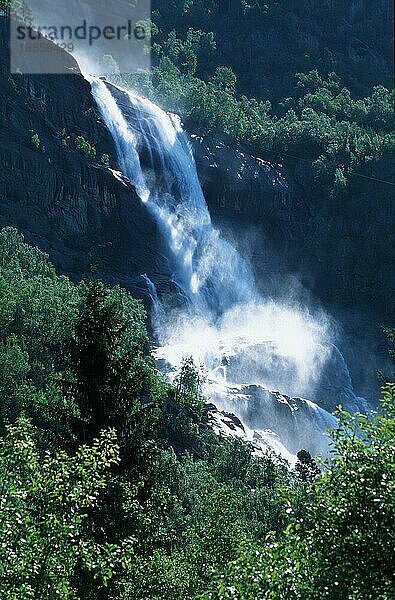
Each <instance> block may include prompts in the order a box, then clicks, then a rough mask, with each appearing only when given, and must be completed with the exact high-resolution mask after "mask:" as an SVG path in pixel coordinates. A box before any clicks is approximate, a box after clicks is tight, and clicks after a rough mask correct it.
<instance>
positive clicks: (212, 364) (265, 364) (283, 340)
mask: <svg viewBox="0 0 395 600" xmlns="http://www.w3.org/2000/svg"><path fill="white" fill-rule="evenodd" d="M91 83H92V93H93V95H94V98H95V100H96V103H97V105H98V107H99V109H100V112H101V114H102V116H103V119H104V121H105V123H106V125H107V127H108V129H109V130H110V132H111V134H112V137H113V139H114V141H115V145H116V149H117V153H118V160H119V165H120V168H121V169H122V171H123V174H124V175H125V176H126V177H128V178H129V180H130V181H131V182H132V183H133V184H134V186H135V188H136V190H137V193H138V195H139V196H140V198H141V200H142V202H144V203H145V204H146V206H147V210H149V211H150V212H151V214H152V215H153V218H154V219H155V220H156V222H157V223H158V225H159V227H160V229H161V231H162V233H163V235H164V236H165V238H166V240H167V243H168V248H169V256H171V258H172V261H173V263H174V264H175V265H176V268H175V273H174V279H175V281H176V282H177V284H178V286H179V287H180V288H181V290H182V291H183V293H184V295H185V296H186V297H187V299H188V303H187V305H186V306H185V307H184V308H183V309H179V310H177V311H176V312H174V311H164V310H161V309H160V306H158V304H159V303H160V301H159V300H158V299H157V298H156V291H155V290H152V289H151V295H152V297H153V299H154V300H155V302H156V310H155V311H154V318H155V320H156V323H155V326H156V327H155V329H156V331H157V332H158V336H159V340H160V343H161V348H160V349H159V350H158V357H159V358H162V359H164V360H165V361H167V363H168V364H170V365H171V366H172V367H174V368H177V366H178V365H179V364H180V362H181V360H182V359H183V358H184V357H186V356H192V357H193V358H194V359H195V361H196V362H198V363H203V364H204V365H205V367H206V369H207V371H208V373H209V377H208V383H207V385H206V393H207V394H209V395H210V394H211V395H213V396H214V397H215V400H216V403H217V404H219V405H222V407H223V408H226V409H229V408H232V409H233V410H234V412H236V413H237V412H238V411H237V402H236V401H234V400H235V398H239V399H240V398H246V397H247V398H250V399H251V398H253V397H254V398H255V399H254V402H255V405H254V406H256V407H257V408H256V410H257V411H258V412H260V414H256V415H254V418H253V419H252V421H254V427H255V429H257V428H258V429H260V430H265V429H267V428H268V427H269V425H268V423H269V421H268V412H269V409H268V403H269V402H273V397H272V396H270V398H269V396H267V394H266V395H265V389H264V388H266V389H277V390H280V391H281V392H283V393H285V394H289V395H293V396H295V395H296V396H302V397H310V398H313V399H314V398H315V394H316V393H318V391H319V389H320V384H321V383H322V381H321V380H322V376H323V373H324V367H325V366H326V365H327V364H328V361H329V359H331V360H332V363H333V364H332V363H331V372H330V374H329V375H328V373H327V372H326V373H325V377H326V379H325V385H328V383H327V382H328V378H329V379H330V380H331V385H332V384H333V389H334V390H336V389H337V387H339V385H337V382H338V381H343V380H344V381H346V382H347V385H348V388H347V394H349V396H352V398H353V399H355V400H356V401H358V399H356V398H355V395H354V394H353V391H352V388H351V390H350V389H349V387H350V386H349V384H350V383H351V382H350V378H349V374H348V370H347V366H346V364H345V362H344V360H343V357H341V354H340V353H338V354H339V357H338V355H337V354H336V353H335V354H334V352H333V350H334V348H335V347H334V346H333V345H332V344H331V343H330V336H329V333H328V332H329V328H328V322H327V320H326V318H325V317H324V316H323V315H320V316H319V318H317V317H316V318H313V317H312V316H311V315H310V314H309V312H308V311H307V310H302V309H301V308H300V307H292V306H286V305H281V304H279V303H276V302H273V301H269V300H267V301H265V300H264V299H263V298H262V297H261V296H260V294H259V293H258V292H257V289H256V285H255V282H254V277H253V275H252V272H251V270H250V268H249V266H248V264H247V263H246V262H245V261H244V260H243V258H242V257H241V256H240V255H239V253H238V252H237V250H236V249H235V248H234V247H233V246H232V245H231V244H229V243H228V242H227V241H226V240H224V239H223V238H222V237H221V235H220V234H219V232H218V231H217V230H216V229H215V228H214V227H213V225H212V222H211V218H210V214H209V211H208V208H207V205H206V202H205V199H204V196H203V192H202V189H201V186H200V183H199V179H198V175H197V171H196V166H195V162H194V158H193V154H192V151H191V148H190V146H189V144H188V141H187V137H186V135H185V133H184V132H183V130H182V127H181V124H180V121H179V119H178V118H177V117H176V116H175V115H169V114H167V113H165V112H164V111H162V110H161V109H160V108H159V107H157V106H156V105H155V104H153V103H152V102H150V101H149V100H147V99H144V98H140V97H139V96H137V95H135V94H133V93H130V92H128V91H126V90H122V89H120V88H118V87H116V86H113V85H112V84H107V83H105V82H104V81H102V80H94V81H92V82H91ZM145 277H146V281H147V283H148V286H149V287H151V288H152V285H153V284H152V282H151V281H150V280H149V278H148V277H147V276H145ZM336 351H337V349H336ZM337 352H338V351H337ZM334 357H335V358H334ZM336 357H337V358H336ZM235 386H236V387H235ZM254 386H255V387H254ZM256 386H260V387H259V389H260V390H261V391H260V396H259V398H260V399H259V401H258V400H257V399H256V398H257V394H256ZM336 386H337V387H336ZM340 387H341V386H340ZM257 389H258V388H257ZM221 390H222V391H221ZM235 390H236V392H235ZM248 390H249V391H248ZM326 391H328V390H326ZM334 393H335V392H334ZM258 395H259V394H258ZM339 395H340V396H341V393H340V392H339ZM276 402H278V403H279V406H280V405H281V403H284V402H285V403H287V402H288V400H286V399H285V400H284V399H283V400H282V399H281V398H280V399H279V400H276ZM220 407H221V406H220ZM272 408H273V407H272ZM297 410H299V413H297V414H298V415H303V418H305V419H306V420H308V421H309V422H310V424H312V428H310V429H309V432H310V433H309V434H308V437H309V439H308V440H306V439H305V438H303V431H302V429H303V428H302V426H301V420H300V418H297V414H296V411H297ZM239 412H242V413H243V415H244V413H245V414H247V413H248V411H245V410H243V411H242V410H240V411H239ZM272 413H273V414H272V417H271V420H270V424H271V425H270V427H271V428H272V429H273V423H274V424H275V425H276V423H278V422H279V421H278V414H280V413H279V410H278V406H277V405H276V408H275V410H274V409H273V411H272ZM281 414H282V413H281ZM284 418H286V419H288V420H289V419H291V421H292V427H291V429H290V428H289V427H288V430H289V431H291V430H292V436H294V437H295V438H296V439H295V440H294V441H295V443H293V442H292V443H291V442H290V441H289V439H288V446H287V451H288V450H289V448H290V447H291V446H292V448H293V449H294V448H295V447H298V445H299V447H302V446H304V445H306V444H307V445H308V444H310V448H311V449H312V450H313V451H314V450H316V449H317V448H318V449H320V450H321V449H322V446H323V444H322V439H321V438H322V433H323V431H324V430H325V427H327V426H333V423H334V420H333V417H332V415H331V414H329V413H328V412H326V411H325V410H323V409H322V408H319V407H318V406H317V405H314V403H312V402H310V403H306V402H304V403H303V401H302V404H300V405H297V403H296V404H295V402H294V403H292V402H289V411H288V413H287V416H284ZM250 420H251V419H250ZM257 423H258V424H257ZM258 425H259V427H258ZM276 426H277V425H276ZM310 430H311V431H310ZM312 431H313V432H314V436H316V438H317V440H318V442H317V443H316V444H315V443H314V440H313V439H312V437H313V435H312V433H311V432H312ZM298 432H299V433H298ZM276 433H277V434H278V435H279V437H280V438H281V425H278V426H277V431H276ZM290 435H291V434H289V436H290ZM289 436H288V438H289ZM298 436H299V437H298ZM293 451H294V450H293Z"/></svg>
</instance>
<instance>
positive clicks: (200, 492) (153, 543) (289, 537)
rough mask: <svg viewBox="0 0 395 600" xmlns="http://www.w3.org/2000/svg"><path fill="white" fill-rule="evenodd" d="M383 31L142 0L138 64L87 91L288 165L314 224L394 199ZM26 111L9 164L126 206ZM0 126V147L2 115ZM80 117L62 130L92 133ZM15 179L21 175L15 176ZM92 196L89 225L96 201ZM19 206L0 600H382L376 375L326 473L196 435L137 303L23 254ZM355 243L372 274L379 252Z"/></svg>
mask: <svg viewBox="0 0 395 600" xmlns="http://www.w3.org/2000/svg"><path fill="white" fill-rule="evenodd" d="M0 4H1V3H0ZM8 4H9V3H8V2H4V3H3V5H8ZM391 25H392V10H391V7H390V5H389V3H388V2H386V1H385V0H380V1H379V2H373V1H371V0H361V1H359V2H357V1H355V2H354V1H352V2H346V3H344V2H340V1H339V0H326V1H325V2H318V1H316V0H301V1H300V2H295V1H294V0H277V1H274V0H265V2H263V1H262V2H261V1H259V0H227V1H223V2H216V1H214V0H172V1H169V2H160V1H159V0H153V3H152V18H151V20H149V21H147V22H146V23H145V24H144V26H145V27H146V29H147V30H149V32H150V36H149V43H150V45H151V50H152V67H151V68H150V69H149V70H147V71H139V72H137V73H133V74H125V73H121V72H120V71H119V69H118V66H117V64H116V63H115V61H114V60H113V59H112V57H111V56H106V57H104V59H105V61H106V63H107V65H108V67H109V74H108V79H109V80H111V81H113V82H115V83H118V84H120V85H122V86H125V87H127V88H129V89H133V90H135V91H138V92H139V93H141V94H142V95H144V96H145V97H147V98H150V99H151V100H152V101H155V102H157V103H158V104H159V105H160V106H162V107H163V108H165V109H166V110H169V111H174V112H177V113H179V114H180V115H181V118H182V120H183V122H184V123H185V124H186V126H187V127H188V128H189V129H190V131H193V132H194V133H197V134H201V135H202V136H206V135H207V136H210V135H213V136H215V139H216V140H221V142H222V141H223V142H224V143H226V144H228V145H229V146H230V147H236V148H239V149H241V151H243V152H247V153H249V154H251V155H254V156H258V157H264V159H265V160H268V161H274V162H275V163H276V164H278V163H279V164H286V165H287V167H288V168H289V169H292V167H295V165H296V163H298V164H300V162H302V163H303V164H304V165H305V168H304V170H303V185H304V192H305V194H306V196H307V197H308V198H309V200H312V201H313V202H314V203H315V204H316V205H323V206H332V207H333V206H334V207H337V206H343V205H346V204H347V203H351V200H352V199H353V198H354V197H358V198H362V199H363V198H364V197H367V196H368V195H369V194H370V188H367V185H368V183H370V182H373V183H374V184H375V186H376V187H375V188H374V189H375V199H377V202H378V203H380V202H384V201H388V199H390V198H391V195H392V190H393V185H394V180H393V170H392V169H391V165H392V164H393V162H392V161H393V151H394V124H395V117H394V99H395V96H394V91H393V90H392V89H391V85H392V82H391V72H392V64H391V61H392V56H391V54H392V27H391ZM3 76H4V72H1V77H2V78H3V79H4V81H6V83H7V86H8V87H6V86H5V85H4V90H6V91H5V93H4V94H6V93H7V94H9V95H10V98H11V104H12V103H14V102H15V98H17V97H18V98H19V101H20V102H21V100H20V99H21V98H22V97H23V96H22V90H23V89H24V85H25V84H24V81H22V77H23V76H22V75H20V74H17V75H15V74H14V75H13V76H11V75H7V77H6V78H4V77H3ZM81 79H82V78H81ZM62 85H63V84H62ZM26 87H29V84H28V85H27V86H26ZM2 89H3V88H2ZM9 89H11V92H10V91H9ZM61 93H62V92H61ZM71 95H72V93H71ZM33 96H34V94H33ZM0 100H1V101H3V99H2V98H1V99H0ZM42 104H44V101H43V100H42V99H40V98H38V97H33V100H32V103H31V107H30V109H29V110H30V112H31V119H32V122H31V127H32V128H31V129H28V130H27V131H26V132H25V133H26V135H25V137H26V140H27V142H26V144H27V147H28V150H27V151H26V152H25V157H26V156H28V158H29V160H30V159H31V160H32V162H34V161H36V162H37V164H39V161H42V162H44V161H47V163H48V164H47V165H46V166H47V168H48V170H49V166H50V164H51V158H52V159H53V163H54V164H55V165H56V164H57V163H56V161H57V160H58V157H55V151H54V152H53V156H49V154H50V151H49V150H48V149H51V148H52V147H53V148H56V149H57V150H56V152H57V151H58V150H59V156H61V160H63V162H64V163H67V161H69V163H67V164H68V167H67V168H68V172H67V174H66V175H67V176H65V178H64V180H63V181H66V184H65V185H64V186H62V185H57V184H54V188H55V189H56V192H57V193H58V194H59V198H60V197H61V192H60V191H59V189H60V188H62V189H63V187H67V184H68V182H69V178H70V180H71V179H72V178H73V177H74V175H75V173H74V172H73V169H74V171H76V169H75V165H76V164H81V165H82V166H81V170H78V174H77V175H75V179H78V177H79V178H80V179H81V180H82V179H83V178H84V177H86V179H89V186H88V187H89V193H90V194H91V195H92V197H93V194H94V188H95V181H99V179H97V180H95V179H94V176H93V175H92V173H93V172H94V173H95V174H96V173H99V175H98V176H97V177H98V178H99V177H103V180H104V178H105V176H106V175H108V173H109V172H111V174H112V175H111V177H113V176H114V173H115V178H117V182H118V184H119V186H122V187H123V188H125V189H126V190H127V193H131V191H130V189H129V188H131V187H132V186H129V187H128V185H127V183H126V181H125V178H124V177H122V176H121V174H120V173H119V171H118V170H116V169H118V167H119V165H116V164H115V158H114V157H115V153H113V155H111V156H109V154H107V152H102V150H103V149H104V150H106V148H105V141H106V140H104V141H103V139H104V137H103V135H101V134H99V133H98V129H95V128H94V127H93V126H92V128H91V129H90V130H88V131H89V132H90V134H91V138H89V140H88V139H87V137H88V135H87V134H86V133H85V131H84V132H82V131H80V130H79V129H78V127H80V125H78V127H77V126H76V127H75V128H73V126H72V125H71V124H70V120H71V117H70V115H66V117H65V120H66V121H67V119H69V121H68V126H69V129H68V130H67V131H66V129H65V128H63V127H60V126H59V130H58V131H56V133H54V134H53V138H54V140H55V141H54V145H53V146H51V145H50V143H52V142H51V140H50V137H49V136H48V137H47V139H45V138H44V136H43V135H42V134H41V130H43V131H46V130H45V129H44V125H43V124H42V122H41V121H40V128H41V130H40V133H38V131H39V126H38V125H36V124H35V122H34V119H36V118H37V119H38V117H37V115H38V114H41V113H40V110H42V111H43V110H44V109H43V107H42V106H41V105H42ZM2 107H7V114H5V113H6V111H4V115H2V119H1V120H0V121H1V127H2V128H3V127H5V126H6V121H10V120H11V121H12V120H13V119H14V117H12V115H11V113H12V111H11V109H9V104H7V103H6V101H5V100H4V102H3V103H2V104H1V103H0V108H2ZM44 108H45V106H44ZM83 109H84V112H83V121H84V122H85V121H86V122H88V121H89V122H90V119H92V121H93V122H95V126H96V123H98V122H100V121H102V117H100V115H99V111H98V110H96V109H94V108H92V106H91V107H88V108H87V107H86V106H84V107H83ZM83 109H82V108H81V112H82V111H83ZM78 110H79V107H78ZM59 113H61V110H60V111H59ZM59 113H56V112H55V108H54V113H53V114H59ZM10 115H11V116H10ZM92 115H93V116H92ZM29 118H30V117H29ZM40 118H41V117H40ZM50 118H53V115H52V116H51V117H48V121H50ZM14 120H15V119H14ZM44 121H45V119H43V122H44ZM87 127H88V126H87ZM80 128H81V127H80ZM40 135H41V137H40ZM41 138H43V139H45V144H44V143H43V142H42V139H41ZM95 144H96V145H97V147H98V150H96V147H95ZM46 148H47V149H46ZM37 156H38V157H39V158H37ZM32 157H33V158H32ZM65 157H66V158H65ZM17 163H18V164H19V165H23V167H24V168H26V178H29V176H30V175H29V172H28V168H27V167H26V165H29V162H28V161H27V160H26V162H24V158H23V157H22V155H21V156H19V155H18V156H17V158H16V163H15V165H14V166H15V170H16V168H17ZM40 165H41V163H40ZM113 167H114V169H113ZM40 168H41V167H40ZM60 170H61V169H60V168H58V171H60ZM87 174H88V175H87ZM35 178H36V179H37V180H39V179H40V178H41V179H43V178H44V177H43V173H42V171H38V173H36V174H35ZM106 181H107V180H106ZM106 185H107V184H106ZM96 187H98V185H96ZM70 189H71V187H70ZM105 189H106V192H105V194H104V196H105V198H106V200H107V201H108V202H107V205H105V207H104V208H103V211H102V212H103V213H105V212H106V211H110V208H109V206H111V203H112V204H115V201H114V198H113V196H112V188H111V186H110V185H108V187H106V188H105ZM92 190H93V191H92ZM125 193H126V192H125ZM133 193H135V190H134V188H133ZM70 198H71V193H70ZM7 201H8V199H7ZM133 201H135V197H134V196H133ZM9 202H10V204H11V203H13V205H15V204H16V203H17V202H18V195H17V194H16V193H15V197H10V199H9ZM33 202H36V200H32V202H31V204H30V205H26V204H24V205H23V211H24V212H23V222H22V220H21V221H20V223H21V226H20V227H19V228H15V223H11V222H10V225H13V226H8V227H4V228H3V229H1V230H0V488H1V489H0V600H3V599H4V600H8V599H12V600H22V599H23V600H24V599H29V598H31V599H35V600H54V599H55V598H60V599H73V600H77V599H80V600H104V599H110V600H111V599H113V600H115V599H121V600H122V599H123V600H192V599H196V600H197V599H200V600H225V599H226V600H232V599H233V600H261V599H262V600H263V599H272V600H293V599H294V600H321V599H325V598H327V599H329V600H391V599H393V598H394V597H395V571H394V568H395V530H394V522H395V455H394V439H395V377H394V372H387V370H383V371H382V372H379V373H378V375H377V377H378V380H379V382H380V386H381V390H382V393H381V399H379V398H373V399H371V400H372V402H377V410H374V411H372V412H370V413H368V414H362V413H359V412H358V413H356V414H349V413H348V412H347V411H346V410H344V409H343V408H342V407H341V406H339V407H338V409H337V411H336V413H335V415H336V417H337V426H336V427H335V428H334V429H333V430H332V431H329V432H328V437H330V439H331V444H330V453H329V456H326V457H320V456H312V455H311V454H310V452H309V451H307V450H306V449H305V448H304V447H303V444H302V443H301V446H300V449H299V452H298V453H297V460H296V463H295V465H293V466H291V465H290V464H289V463H288V462H287V461H286V460H285V459H284V458H282V457H281V456H279V455H278V454H277V453H275V452H274V451H271V450H270V449H267V450H265V451H257V448H256V446H254V445H253V444H252V443H249V442H247V441H245V440H243V439H241V438H238V437H236V436H235V437H231V436H230V437H226V436H221V435H218V434H217V433H215V432H214V430H213V427H212V426H211V422H210V418H211V417H210V414H211V411H212V410H213V405H212V403H211V400H210V398H208V397H206V396H205V395H204V392H203V388H204V382H205V377H206V373H205V371H204V369H203V368H202V367H201V366H200V365H197V364H196V363H195V362H194V361H193V359H192V357H189V356H185V357H184V359H183V361H182V364H181V368H180V369H179V371H178V373H177V375H176V376H175V378H174V379H173V380H169V378H167V377H166V376H165V375H164V374H163V373H162V372H161V371H160V370H159V368H158V364H157V362H156V361H155V353H154V348H153V345H154V344H153V339H152V328H150V318H149V317H150V315H149V314H147V312H146V308H145V307H144V305H143V303H142V302H141V301H140V300H138V299H135V298H134V297H133V296H132V295H131V293H130V292H129V291H127V290H126V289H125V288H124V287H122V286H120V285H113V286H112V285H108V284H106V283H104V282H103V281H101V279H100V277H99V278H98V277H97V271H98V270H99V267H98V266H97V264H98V263H99V261H98V260H97V264H96V263H95V259H96V258H97V257H95V256H91V257H90V260H89V263H90V265H89V269H88V268H87V269H85V270H84V273H86V275H85V277H84V278H83V279H82V280H80V279H81V278H80V277H75V276H74V277H73V274H72V273H70V274H64V273H65V272H66V271H67V269H65V268H63V269H57V268H55V266H54V264H53V262H54V261H53V260H51V259H50V258H49V256H48V254H47V253H45V252H44V251H43V250H42V249H39V248H38V247H36V245H35V244H34V243H32V239H33V240H34V236H33V235H32V236H30V237H29V243H27V241H26V239H25V237H24V236H23V234H21V232H20V231H19V230H18V229H27V230H28V226H27V225H26V223H28V222H29V219H30V217H31V219H32V220H34V219H36V221H37V220H39V219H40V217H39V216H37V215H39V213H38V212H37V214H35V215H34V214H33V213H34V211H35V210H36V207H35V205H33ZM37 202H38V201H37ZM72 202H73V198H71V200H70V206H71V208H70V206H68V207H67V210H66V212H68V217H67V218H68V219H69V220H68V221H67V223H69V222H71V221H72V219H73V218H74V213H73V210H74V212H76V210H77V209H76V208H75V206H74V205H72ZM76 204H78V203H77V202H76ZM80 204H81V205H82V201H81V203H80ZM49 210H50V209H48V211H49ZM139 210H140V209H139ZM29 211H31V213H32V215H33V216H31V215H30V213H29ZM136 211H137V209H136ZM0 212H1V214H2V215H3V216H4V214H5V215H7V214H8V213H7V212H6V210H1V211H0ZM25 213H26V214H25ZM59 214H60V213H59ZM122 214H126V213H122ZM139 214H140V213H138V215H139ZM70 215H71V216H70ZM92 215H96V213H95V212H94V209H93V208H92V206H89V207H88V208H87V209H86V220H87V221H88V220H89V218H93V217H92ZM96 216H97V215H96ZM19 218H20V215H19ZM51 218H53V222H55V219H54V217H53V215H52V217H51ZM84 218H85V217H84ZM138 218H140V217H139V216H138V217H137V220H138ZM97 220H98V221H99V217H97ZM10 221H11V218H10ZM25 225H26V227H25ZM122 225H123V223H122V216H121V217H120V218H119V221H118V222H117V223H115V225H114V229H117V228H118V229H121V228H122ZM357 226H358V223H357ZM134 229H137V226H134ZM54 231H55V228H54ZM133 233H134V232H133V231H132V236H131V241H130V243H131V244H133V243H134V241H135V238H133ZM364 233H365V232H362V231H357V232H356V236H361V237H362V236H363V235H364ZM51 235H52V237H51V239H50V242H49V243H48V246H49V247H50V248H51V249H53V247H54V246H55V245H56V244H55V242H56V240H55V238H56V235H57V234H56V233H51ZM67 235H68V236H69V238H72V245H74V247H75V248H76V249H77V250H78V251H80V249H81V247H82V248H83V246H81V247H80V246H79V245H78V244H79V240H77V237H78V236H77V235H76V234H75V233H70V232H68V234H67ZM128 235H129V234H128ZM136 236H137V234H136ZM81 237H83V235H82V234H81ZM114 237H115V236H114ZM26 238H27V236H26ZM94 240H95V242H96V241H97V239H96V238H94ZM99 242H100V240H99ZM335 242H336V243H337V240H335ZM128 243H129V238H128ZM376 243H377V246H378V247H379V256H381V255H382V257H383V262H384V261H386V260H387V261H388V262H389V263H390V262H391V260H390V259H388V257H391V255H392V254H391V253H392V249H391V246H392V244H391V240H390V239H380V240H377V241H376ZM110 244H111V242H109V245H110ZM98 245H99V244H98ZM103 245H104V242H103ZM77 250H76V252H77ZM81 252H82V253H83V251H81ZM356 252H358V249H357V250H356ZM380 253H381V254H380ZM54 254H55V256H56V252H54ZM73 256H74V255H73ZM98 256H99V251H98ZM233 256H234V255H231V257H233ZM85 259H86V256H85V257H84V260H85ZM77 260H78V258H77V259H76V261H77ZM106 268H107V270H110V267H108V266H107V267H106ZM88 271H89V273H88ZM69 275H70V276H69ZM114 278H115V277H114ZM102 279H103V278H102ZM77 280H78V281H77ZM172 283H174V282H172ZM350 285H351V284H350ZM386 293H387V294H388V295H391V290H386ZM358 294H359V290H353V291H352V293H351V292H350V297H352V299H353V301H354V298H355V297H357V296H358ZM372 297H374V290H369V292H367V293H366V298H365V301H366V304H370V303H371V298H372ZM363 302H364V299H361V305H363ZM380 309H381V305H380ZM389 316H390V315H388V314H386V315H385V323H383V324H382V325H383V340H386V342H384V343H387V346H388V354H389V357H390V361H389V362H390V363H391V364H393V362H394V360H395V329H394V328H391V327H386V326H384V325H387V324H388V318H389ZM361 328H362V326H361Z"/></svg>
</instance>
